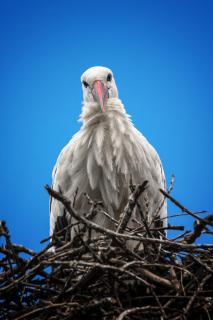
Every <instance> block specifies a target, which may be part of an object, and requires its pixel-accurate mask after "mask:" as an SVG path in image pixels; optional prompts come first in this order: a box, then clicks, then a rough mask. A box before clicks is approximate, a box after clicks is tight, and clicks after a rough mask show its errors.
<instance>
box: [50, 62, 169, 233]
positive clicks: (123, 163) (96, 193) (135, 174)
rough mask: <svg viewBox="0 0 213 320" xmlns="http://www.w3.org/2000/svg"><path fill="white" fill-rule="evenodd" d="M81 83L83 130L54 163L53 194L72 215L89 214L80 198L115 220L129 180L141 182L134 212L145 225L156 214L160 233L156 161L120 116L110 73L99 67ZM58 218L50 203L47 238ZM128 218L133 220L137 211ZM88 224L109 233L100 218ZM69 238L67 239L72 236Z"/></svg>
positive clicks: (161, 182) (163, 209)
mask: <svg viewBox="0 0 213 320" xmlns="http://www.w3.org/2000/svg"><path fill="white" fill-rule="evenodd" d="M81 83H82V89H83V107H82V113H81V115H80V119H81V120H82V122H83V125H82V127H81V129H80V131H79V132H77V133H76V134H75V135H74V136H73V137H72V139H71V140H70V141H69V143H68V144H67V145H66V146H65V147H64V148H63V150H62V151H61V153H60V155H59V157H58V159H57V162H56V164H55V167H54V169H53V176H52V178H53V184H52V185H53V189H54V190H56V191H58V192H62V193H63V195H64V196H66V197H67V198H68V199H70V201H71V203H73V201H74V198H75V209H76V210H77V211H78V213H80V214H85V213H87V212H88V210H89V204H88V200H87V199H86V197H85V193H86V194H88V195H89V197H90V198H91V199H93V200H100V201H102V203H103V206H104V209H105V211H106V212H107V213H108V214H109V215H110V216H111V217H113V218H114V219H117V220H119V217H120V215H121V213H122V212H123V210H124V208H125V206H126V205H127V201H128V197H129V194H130V190H129V184H130V180H132V182H133V184H135V185H137V184H141V183H142V182H143V181H145V180H147V181H148V183H149V187H148V188H147V189H146V192H144V193H143V194H142V195H141V197H140V199H139V201H140V206H141V208H142V210H144V212H145V213H146V215H147V220H148V221H151V220H152V218H153V216H154V215H155V214H156V213H157V214H158V216H159V218H160V219H162V225H163V226H164V227H166V226H167V204H166V200H165V199H164V197H163V195H162V194H161V193H160V191H159V189H160V188H161V189H164V190H165V176H164V171H163V167H162V164H161V161H160V158H159V156H158V154H157V152H156V150H155V149H154V148H153V147H152V145H151V144H150V143H149V142H148V141H147V139H146V138H145V137H144V136H143V135H142V134H141V133H140V132H139V131H138V130H137V129H136V128H135V127H134V125H133V123H132V121H131V119H130V116H129V115H128V114H127V113H126V111H125V109H124V106H123V104H122V102H121V100H120V99H119V97H118V90H117V87H116V84H115V80H114V76H113V73H112V71H111V70H110V69H108V68H105V67H92V68H89V69H88V70H86V71H85V72H84V73H83V75H82V76H81ZM77 190H78V192H76V191H77ZM64 215H65V216H66V212H65V210H64V207H63V205H62V204H61V203H60V202H59V201H57V200H55V199H53V198H52V199H51V201H50V234H53V232H54V231H55V228H56V221H57V218H58V217H60V216H61V217H62V216H64ZM67 218H69V217H67ZM134 218H137V219H139V213H138V212H137V208H135V212H134ZM139 220H140V219H139ZM134 221H135V219H134V220H133V219H132V220H130V221H129V226H134V223H135V222H134ZM94 222H95V223H97V224H99V225H101V226H103V227H107V228H110V229H112V228H113V227H114V224H112V221H111V220H110V219H109V218H108V217H107V216H106V215H103V214H99V215H96V216H95V217H94ZM71 232H73V233H74V231H71ZM70 236H71V239H72V238H73V237H74V234H71V235H70Z"/></svg>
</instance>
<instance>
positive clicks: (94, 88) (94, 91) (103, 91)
mask: <svg viewBox="0 0 213 320" xmlns="http://www.w3.org/2000/svg"><path fill="white" fill-rule="evenodd" d="M81 82H82V88H83V96H84V101H85V102H92V103H94V102H96V103H98V105H99V106H100V110H101V111H102V112H105V111H106V105H107V100H108V99H109V98H117V97H118V91H117V88H116V84H115V81H114V78H113V73H112V71H111V70H110V69H108V68H105V67H92V68H89V69H87V70H86V71H85V72H84V73H83V74H82V76H81Z"/></svg>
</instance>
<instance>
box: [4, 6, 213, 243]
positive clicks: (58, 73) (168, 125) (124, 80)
mask: <svg viewBox="0 0 213 320" xmlns="http://www.w3.org/2000/svg"><path fill="white" fill-rule="evenodd" d="M212 32H213V2H212V1H210V0H209V1H207V0H204V1H201V0H200V1H195V0H193V1H192V0H191V1H189V0H188V1H186V0H184V1H183V0H178V1H177V0H176V1H175V0H161V1H160V0H156V1H154V0H146V1H143V0H142V1H134V0H131V1H112V0H109V1H107V2H106V1H96V0H93V1H71V0H70V1H64V0H60V1H59V0H58V1H56V0H51V1H47V0H42V1H41V0H34V1H32V0H19V1H18V0H14V1H11V0H4V1H3V0H1V1H0V46H1V49H0V110H1V115H0V147H1V157H0V168H1V170H0V219H5V220H6V221H7V224H8V226H9V228H10V230H11V233H12V237H13V240H14V241H15V242H19V243H22V244H24V245H27V246H29V247H31V248H34V249H35V248H36V249H38V248H40V245H39V240H40V239H42V238H44V237H45V236H47V235H48V232H49V231H48V229H49V213H48V196H47V194H46V192H45V190H44V188H43V185H44V184H46V183H51V171H52V168H53V165H54V163H55V161H56V158H57V156H58V154H59V152H60V150H61V148H62V147H63V146H64V145H65V144H66V143H67V142H68V140H69V139H70V138H71V136H72V135H73V134H74V133H75V132H76V131H77V130H78V129H79V128H80V123H78V122H77V119H78V115H79V113H80V110H81V101H82V93H81V85H80V75H81V73H82V72H83V71H84V70H85V69H86V68H88V67H91V66H94V65H104V66H107V67H110V68H112V70H113V72H114V75H115V78H116V82H117V86H118V88H119V93H120V97H121V99H122V101H123V103H124V105H125V107H126V109H127V111H128V113H129V114H131V115H132V118H133V121H134V123H135V125H136V127H137V128H138V129H139V130H141V131H142V132H143V134H144V135H145V136H146V137H147V138H148V139H149V141H150V142H151V143H152V144H153V145H154V146H155V148H156V149H157V150H158V152H159V154H160V157H161V159H162V162H163V164H164V168H165V172H166V176H167V181H168V182H169V180H170V177H171V174H172V172H174V173H175V175H176V182H175V186H174V191H173V195H174V196H175V197H176V198H177V199H178V200H180V201H181V202H182V203H183V204H185V205H186V206H187V207H188V208H190V209H191V210H200V209H205V210H208V211H212V210H213V196H212V187H213V170H212V160H213V159H212V158H213V150H212V141H213V134H212V117H213V103H212V101H213V62H212V60H213V38H212ZM175 212H177V210H176V209H175V208H173V207H171V208H170V213H171V214H172V213H175ZM181 220H182V219H179V221H178V222H179V223H181ZM184 221H186V220H185V219H184ZM173 222H174V220H171V223H173ZM187 223H188V224H189V225H190V223H191V220H190V219H188V220H187ZM204 240H205V239H204Z"/></svg>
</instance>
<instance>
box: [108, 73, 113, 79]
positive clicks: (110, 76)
mask: <svg viewBox="0 0 213 320" xmlns="http://www.w3.org/2000/svg"><path fill="white" fill-rule="evenodd" d="M111 80H112V75H111V73H109V74H108V76H107V81H111Z"/></svg>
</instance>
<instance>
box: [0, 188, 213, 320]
mask: <svg viewBox="0 0 213 320" xmlns="http://www.w3.org/2000/svg"><path fill="white" fill-rule="evenodd" d="M145 188H146V182H145V183H144V184H142V185H140V186H135V187H132V194H131V197H130V199H129V202H128V204H127V206H126V208H125V210H124V212H123V214H122V216H121V219H120V221H116V220H114V219H113V220H114V225H115V229H114V230H115V231H112V230H109V229H106V228H103V227H101V226H99V225H97V224H95V223H94V222H93V221H92V218H93V217H94V216H95V215H96V214H103V208H102V206H101V203H99V202H94V201H92V200H91V199H89V197H88V196H87V197H88V202H89V203H90V204H91V209H90V211H89V212H88V213H87V214H85V215H84V216H80V215H78V213H77V212H76V211H75V210H74V209H73V205H71V204H70V202H69V201H68V199H66V198H65V197H64V196H63V195H62V194H59V193H57V192H55V191H54V190H53V189H51V188H50V187H49V186H46V189H47V191H48V192H49V194H50V195H51V196H52V197H55V198H56V199H57V200H58V201H61V202H62V203H63V205H64V207H65V210H66V212H68V213H70V215H71V216H72V217H74V219H75V223H73V224H68V225H67V226H65V227H64V228H63V229H62V230H59V231H57V230H55V233H54V235H53V236H52V237H51V238H52V241H51V242H50V243H48V245H47V246H46V247H45V248H44V249H43V250H41V251H40V252H38V253H36V252H33V251H32V250H30V249H28V248H26V247H24V246H21V245H17V244H14V243H13V242H12V241H11V238H10V234H9V231H8V229H7V226H6V223H5V222H4V221H1V224H0V236H1V237H2V238H4V241H3V242H4V245H2V246H1V247H0V252H1V259H0V271H1V273H0V319H13V320H21V319H51V320H58V319H60V320H65V319H66V320H68V319H73V320H74V319H75V320H77V319H94V320H96V319H104V320H123V319H125V320H127V319H129V320H130V319H135V320H137V319H144V320H145V319H149V320H150V319H172V320H178V319H209V320H210V319H212V315H213V286H212V284H213V268H212V265H213V256H212V253H213V245H211V244H197V241H196V240H197V239H198V238H199V237H200V236H201V234H202V233H204V232H205V233H208V234H210V235H212V225H213V215H212V214H210V215H206V216H205V218H201V216H202V215H201V214H200V212H198V213H193V212H191V211H190V210H188V209H187V208H185V207H184V206H183V205H181V204H180V203H179V202H177V201H176V200H175V199H174V198H173V197H172V196H171V195H170V193H169V192H165V191H162V190H161V192H162V193H163V194H164V196H165V197H167V198H168V199H170V201H172V202H173V203H174V204H175V205H176V206H177V207H178V208H180V209H181V211H183V213H181V214H182V215H184V216H187V215H190V216H193V218H194V219H195V221H194V227H193V229H192V230H191V231H185V230H184V226H171V225H169V226H168V228H167V229H177V230H180V231H181V230H182V231H181V234H180V235H179V236H178V237H177V238H175V239H167V238H166V236H165V234H164V231H165V228H163V227H162V226H161V225H159V224H155V227H153V224H151V225H150V224H149V223H148V222H147V221H146V220H145V217H144V215H143V213H142V212H141V215H142V217H141V219H142V221H143V223H142V224H140V223H139V222H138V224H139V226H138V228H136V229H134V230H133V229H130V228H129V227H128V221H129V219H130V218H131V214H132V212H133V209H134V208H135V206H139V204H138V202H137V200H138V198H139V196H140V195H141V193H142V192H143V191H144V190H145ZM104 214H105V215H107V213H106V212H105V213H104ZM108 218H109V219H112V218H111V217H108ZM156 219H157V217H156ZM58 223H60V221H58ZM71 228H75V230H78V232H77V233H76V236H75V238H74V239H73V240H72V242H70V241H66V238H67V236H66V235H67V232H69V233H70V229H71ZM94 231H95V233H96V236H92V233H93V232H94ZM85 233H87V235H88V236H87V237H86V238H85V237H84V235H85ZM48 240H49V239H44V240H43V242H44V241H48ZM131 242H134V243H137V245H136V246H133V248H131V245H130V246H129V245H128V243H131ZM51 247H54V250H52V248H51Z"/></svg>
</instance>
